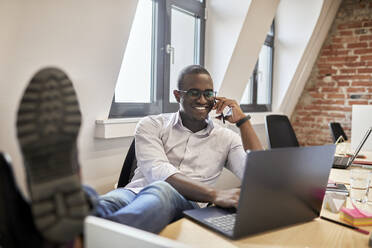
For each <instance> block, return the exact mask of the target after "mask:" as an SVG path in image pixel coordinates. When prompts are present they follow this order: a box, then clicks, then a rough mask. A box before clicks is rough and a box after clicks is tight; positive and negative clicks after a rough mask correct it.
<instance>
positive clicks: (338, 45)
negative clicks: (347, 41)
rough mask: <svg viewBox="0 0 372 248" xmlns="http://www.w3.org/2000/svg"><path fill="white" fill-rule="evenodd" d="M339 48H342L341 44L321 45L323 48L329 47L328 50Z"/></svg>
mask: <svg viewBox="0 0 372 248" xmlns="http://www.w3.org/2000/svg"><path fill="white" fill-rule="evenodd" d="M341 48H344V45H343V44H330V45H327V46H324V47H323V49H330V50H335V49H341Z"/></svg>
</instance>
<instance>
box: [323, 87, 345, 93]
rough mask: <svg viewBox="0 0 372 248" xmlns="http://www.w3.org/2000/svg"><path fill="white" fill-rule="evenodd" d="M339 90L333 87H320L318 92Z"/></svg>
mask: <svg viewBox="0 0 372 248" xmlns="http://www.w3.org/2000/svg"><path fill="white" fill-rule="evenodd" d="M339 91H340V89H339V88H333V87H322V88H321V89H320V92H339Z"/></svg>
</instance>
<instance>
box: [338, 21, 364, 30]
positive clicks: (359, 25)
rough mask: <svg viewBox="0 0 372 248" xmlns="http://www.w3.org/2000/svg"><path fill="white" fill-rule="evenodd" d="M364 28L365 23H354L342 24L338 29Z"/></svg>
mask: <svg viewBox="0 0 372 248" xmlns="http://www.w3.org/2000/svg"><path fill="white" fill-rule="evenodd" d="M361 27H363V23H362V22H352V23H344V24H340V25H338V27H337V28H338V29H347V28H361Z"/></svg>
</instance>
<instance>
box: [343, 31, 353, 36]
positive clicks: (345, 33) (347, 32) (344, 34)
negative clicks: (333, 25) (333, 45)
mask: <svg viewBox="0 0 372 248" xmlns="http://www.w3.org/2000/svg"><path fill="white" fill-rule="evenodd" d="M340 35H341V36H347V35H353V31H340Z"/></svg>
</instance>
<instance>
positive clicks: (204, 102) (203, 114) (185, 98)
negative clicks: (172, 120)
mask: <svg viewBox="0 0 372 248" xmlns="http://www.w3.org/2000/svg"><path fill="white" fill-rule="evenodd" d="M190 89H196V90H200V91H202V92H204V91H205V90H211V91H213V82H212V79H211V77H210V76H209V75H207V74H189V75H186V76H185V77H184V79H183V89H181V90H183V91H188V90H190ZM174 95H175V97H176V99H177V102H179V103H180V112H182V113H183V114H184V117H186V118H188V119H189V120H195V121H202V120H205V119H207V118H208V113H209V112H210V111H211V110H212V108H213V105H214V97H212V98H206V97H205V96H204V95H203V94H201V95H200V97H192V96H189V95H188V94H186V93H185V92H180V91H174Z"/></svg>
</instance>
